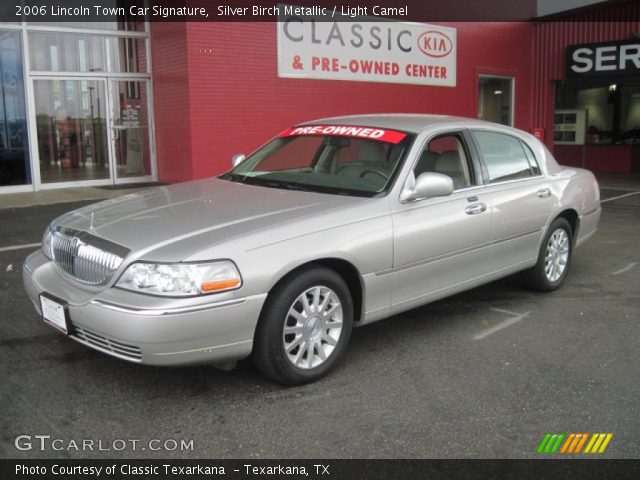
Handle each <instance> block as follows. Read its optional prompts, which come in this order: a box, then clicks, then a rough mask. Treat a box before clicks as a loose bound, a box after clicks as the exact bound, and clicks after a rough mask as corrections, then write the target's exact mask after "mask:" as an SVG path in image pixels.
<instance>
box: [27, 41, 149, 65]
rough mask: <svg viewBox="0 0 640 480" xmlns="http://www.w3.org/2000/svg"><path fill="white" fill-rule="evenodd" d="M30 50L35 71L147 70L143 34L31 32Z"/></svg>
mask: <svg viewBox="0 0 640 480" xmlns="http://www.w3.org/2000/svg"><path fill="white" fill-rule="evenodd" d="M107 43H108V45H107ZM107 47H108V48H107ZM107 52H109V54H108V55H109V60H110V61H109V62H107ZM29 53H30V56H31V68H32V70H34V71H45V72H107V71H110V72H119V73H120V72H123V73H144V72H146V71H147V62H146V40H145V39H144V38H127V37H109V36H103V35H84V34H75V33H57V32H56V33H53V32H47V33H43V32H30V33H29Z"/></svg>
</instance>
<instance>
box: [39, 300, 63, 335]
mask: <svg viewBox="0 0 640 480" xmlns="http://www.w3.org/2000/svg"><path fill="white" fill-rule="evenodd" d="M40 308H41V309H42V319H43V320H44V321H45V322H47V323H49V324H51V325H53V326H54V327H56V328H57V329H59V330H62V331H63V332H64V333H69V328H68V327H67V309H66V305H65V304H64V302H62V301H59V300H54V299H52V298H50V297H47V296H44V295H40Z"/></svg>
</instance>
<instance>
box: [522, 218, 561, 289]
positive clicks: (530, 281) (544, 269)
mask: <svg viewBox="0 0 640 480" xmlns="http://www.w3.org/2000/svg"><path fill="white" fill-rule="evenodd" d="M572 256H573V232H572V230H571V225H570V224H569V222H568V221H567V219H566V218H563V217H559V218H556V219H555V220H554V221H553V222H552V223H551V225H549V228H548V229H547V233H546V234H545V236H544V239H543V240H542V245H540V251H539V253H538V262H537V263H536V264H535V266H534V267H533V268H530V269H529V270H525V271H524V272H522V273H521V278H522V280H523V282H524V284H525V285H527V286H528V287H529V288H532V289H534V290H538V291H540V292H550V291H552V290H555V289H557V288H558V287H560V285H562V282H563V281H564V279H565V278H566V277H567V274H568V272H569V267H570V266H571V258H572Z"/></svg>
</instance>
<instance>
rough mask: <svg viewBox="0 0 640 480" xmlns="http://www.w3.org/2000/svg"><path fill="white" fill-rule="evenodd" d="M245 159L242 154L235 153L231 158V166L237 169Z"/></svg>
mask: <svg viewBox="0 0 640 480" xmlns="http://www.w3.org/2000/svg"><path fill="white" fill-rule="evenodd" d="M245 158H247V157H246V155H245V154H244V153H236V154H235V155H234V156H233V157H231V166H232V167H237V166H238V165H240V164H241V163H242V162H243V160H244V159H245Z"/></svg>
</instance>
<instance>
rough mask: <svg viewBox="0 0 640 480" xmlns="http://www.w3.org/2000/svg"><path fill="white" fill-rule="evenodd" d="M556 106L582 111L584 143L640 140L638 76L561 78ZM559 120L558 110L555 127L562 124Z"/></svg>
mask: <svg viewBox="0 0 640 480" xmlns="http://www.w3.org/2000/svg"><path fill="white" fill-rule="evenodd" d="M555 107H556V113H557V112H559V111H565V110H563V109H575V110H576V111H578V112H583V117H584V118H583V119H582V120H581V123H583V124H584V125H583V128H584V129H585V130H586V136H585V139H584V142H585V143H589V144H597V143H603V144H611V143H617V144H638V143H640V84H639V83H638V82H637V80H636V79H632V78H622V77H619V78H615V77H612V78H596V79H576V80H566V81H563V82H558V84H557V86H556V95H555ZM560 120H562V119H561V118H559V116H558V114H556V118H555V124H556V130H558V129H559V128H558V125H561V124H562V122H560ZM556 140H558V139H557V138H556ZM556 143H558V142H556Z"/></svg>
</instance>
